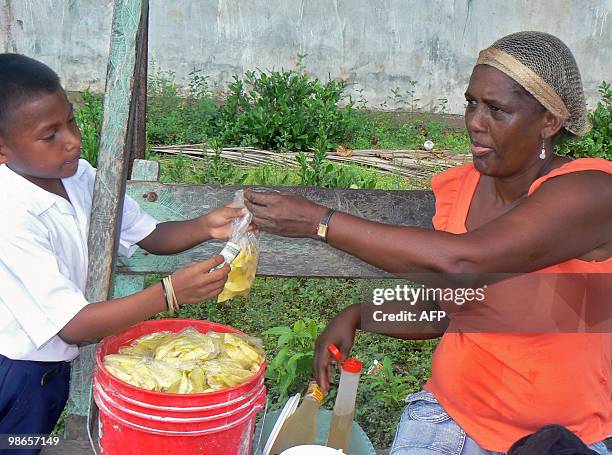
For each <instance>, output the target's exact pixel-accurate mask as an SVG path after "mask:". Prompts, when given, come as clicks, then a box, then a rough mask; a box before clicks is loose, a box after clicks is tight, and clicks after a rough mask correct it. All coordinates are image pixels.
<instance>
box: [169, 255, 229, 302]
mask: <svg viewBox="0 0 612 455" xmlns="http://www.w3.org/2000/svg"><path fill="white" fill-rule="evenodd" d="M222 263H223V256H213V257H212V258H210V259H208V260H207V261H203V262H193V263H191V264H189V265H186V266H185V267H182V268H180V269H178V270H177V271H176V272H174V273H173V274H172V286H173V287H174V293H175V295H176V300H177V301H178V303H179V305H183V304H188V303H198V302H201V301H202V300H207V299H211V298H213V297H216V296H218V295H219V294H220V293H221V291H223V287H224V286H225V282H226V281H227V274H228V273H229V272H230V266H229V265H228V264H225V265H224V266H223V267H222V268H220V269H219V270H215V271H214V272H210V269H212V268H213V267H215V266H217V265H219V264H222ZM209 272H210V273H209Z"/></svg>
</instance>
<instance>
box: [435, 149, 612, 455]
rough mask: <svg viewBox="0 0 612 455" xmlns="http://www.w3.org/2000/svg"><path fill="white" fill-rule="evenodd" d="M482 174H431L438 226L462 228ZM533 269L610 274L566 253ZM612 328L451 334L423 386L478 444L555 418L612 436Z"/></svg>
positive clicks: (573, 166)
mask: <svg viewBox="0 0 612 455" xmlns="http://www.w3.org/2000/svg"><path fill="white" fill-rule="evenodd" d="M585 170H599V171H604V172H608V173H610V174H612V163H611V162H609V161H606V160H603V159H598V158H582V159H577V160H574V161H572V162H569V163H566V164H565V165H563V166H561V167H559V168H557V169H555V170H553V171H552V172H550V173H549V174H547V175H545V176H543V177H541V178H539V179H538V180H536V181H535V182H534V183H533V184H532V186H531V188H530V190H529V194H532V193H533V192H534V191H536V190H537V188H538V187H539V186H540V185H541V184H542V183H544V182H545V181H547V180H549V179H551V178H553V177H556V176H559V175H563V174H567V173H571V172H579V171H585ZM479 177H480V174H479V173H478V171H477V170H476V169H474V167H473V166H472V165H471V164H466V165H463V166H459V167H456V168H452V169H449V170H448V171H445V172H443V173H441V174H439V175H437V176H436V177H434V179H433V180H432V189H433V191H434V194H435V196H436V214H435V216H434V218H433V223H434V227H435V229H436V230H441V231H447V232H451V233H455V234H460V233H465V232H466V227H465V222H466V218H467V214H468V210H469V208H470V203H471V201H472V196H473V194H474V192H475V190H476V185H477V184H478V180H479ZM538 272H548V273H612V258H610V259H608V260H605V261H602V262H586V261H581V260H578V259H572V260H569V261H566V262H563V263H561V264H557V265H554V266H551V267H547V268H546V269H544V270H541V271H538ZM611 362H612V334H610V333H546V334H520V333H516V334H510V333H462V332H458V333H450V332H447V333H445V334H444V336H443V337H442V339H441V341H440V344H439V345H438V347H437V349H436V351H435V353H434V355H433V358H432V377H431V379H430V380H429V381H428V382H427V384H426V385H425V387H424V388H425V389H426V390H428V391H430V392H432V393H433V394H434V395H435V397H436V399H437V400H438V401H439V403H440V404H441V405H442V407H443V408H444V409H445V410H446V412H447V413H448V414H449V415H450V416H451V417H452V418H453V419H454V420H455V421H456V422H457V423H458V424H459V425H460V426H461V427H462V428H463V429H464V430H465V432H466V433H467V434H469V435H470V436H471V437H472V438H473V439H474V440H475V441H476V442H477V443H478V444H479V445H480V446H481V447H483V448H485V449H487V450H492V451H499V452H506V451H507V450H508V449H509V448H510V446H511V445H512V444H513V443H514V442H515V441H517V440H518V439H520V438H522V437H523V436H525V435H527V434H530V433H534V432H535V431H537V430H538V429H539V428H540V427H542V426H544V425H546V424H550V423H557V424H561V425H564V426H566V427H567V428H569V429H570V430H571V431H573V432H574V433H576V434H577V435H578V436H579V437H580V438H581V439H582V440H583V441H584V442H585V443H586V444H592V443H595V442H597V441H601V440H602V439H605V438H606V437H607V436H608V435H610V434H612V401H611V400H610V398H611V396H612V364H611Z"/></svg>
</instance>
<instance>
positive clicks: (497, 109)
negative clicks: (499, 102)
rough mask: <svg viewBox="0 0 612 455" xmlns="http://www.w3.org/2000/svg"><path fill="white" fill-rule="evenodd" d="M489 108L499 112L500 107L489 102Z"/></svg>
mask: <svg viewBox="0 0 612 455" xmlns="http://www.w3.org/2000/svg"><path fill="white" fill-rule="evenodd" d="M489 109H491V110H492V111H493V112H501V110H502V109H501V108H500V107H497V106H493V105H492V104H489Z"/></svg>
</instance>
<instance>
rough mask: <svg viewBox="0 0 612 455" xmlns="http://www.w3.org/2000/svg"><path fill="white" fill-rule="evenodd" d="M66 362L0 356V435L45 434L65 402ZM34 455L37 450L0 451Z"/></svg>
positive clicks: (19, 454)
mask: <svg viewBox="0 0 612 455" xmlns="http://www.w3.org/2000/svg"><path fill="white" fill-rule="evenodd" d="M69 384H70V363H68V362H33V361H28V360H11V359H9V358H7V357H4V356H3V355H0V434H49V433H51V431H52V430H53V427H54V426H55V424H56V422H57V420H58V418H59V416H60V414H61V413H62V410H63V409H64V405H65V404H66V400H67V399H68V386H69ZM0 452H1V453H2V454H3V455H8V454H17V455H35V454H38V453H39V452H40V449H34V448H31V449H16V450H8V449H6V450H0Z"/></svg>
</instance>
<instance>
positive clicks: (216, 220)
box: [138, 206, 245, 254]
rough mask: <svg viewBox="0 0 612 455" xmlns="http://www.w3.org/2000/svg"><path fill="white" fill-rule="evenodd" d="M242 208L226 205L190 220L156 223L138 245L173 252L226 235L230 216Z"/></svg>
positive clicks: (241, 213) (230, 220)
mask: <svg viewBox="0 0 612 455" xmlns="http://www.w3.org/2000/svg"><path fill="white" fill-rule="evenodd" d="M244 210H245V209H236V208H232V207H227V206H225V207H220V208H218V209H215V210H213V211H212V212H209V213H207V214H206V215H202V216H199V217H197V218H194V219H192V220H185V221H168V222H165V223H159V224H158V225H157V226H156V227H155V230H153V232H151V233H150V234H149V235H148V236H147V237H145V238H144V239H142V240H141V241H140V242H138V245H139V246H140V247H141V248H143V249H145V250H146V251H148V252H149V253H152V254H174V253H180V252H182V251H185V250H188V249H189V248H192V247H194V246H196V245H199V244H200V243H202V242H205V241H207V240H210V239H226V238H228V237H229V235H230V233H231V224H232V220H234V219H235V218H238V217H240V216H242V215H243V214H244Z"/></svg>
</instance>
